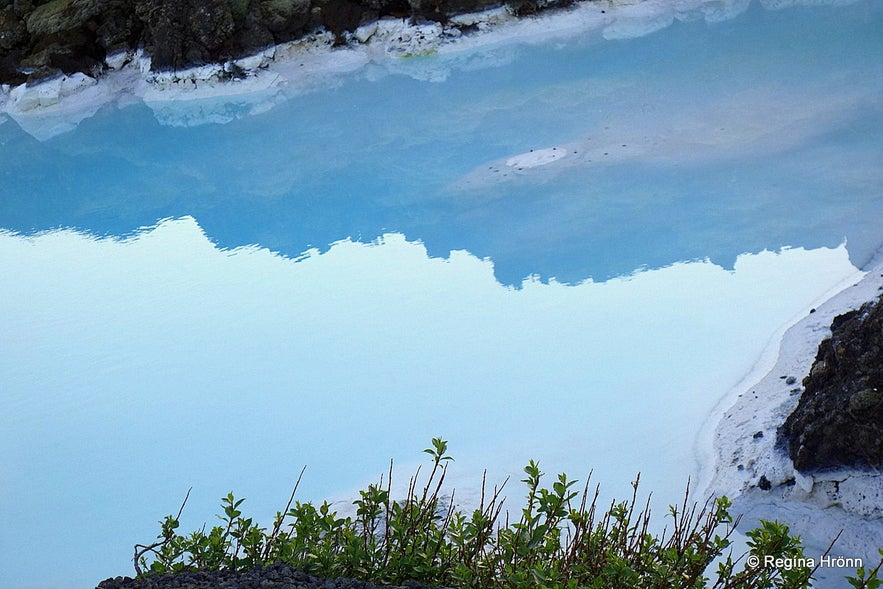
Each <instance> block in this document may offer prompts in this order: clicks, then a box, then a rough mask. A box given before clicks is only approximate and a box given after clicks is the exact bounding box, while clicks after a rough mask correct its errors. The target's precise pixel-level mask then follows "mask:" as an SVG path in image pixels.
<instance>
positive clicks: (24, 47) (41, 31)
mask: <svg viewBox="0 0 883 589" xmlns="http://www.w3.org/2000/svg"><path fill="white" fill-rule="evenodd" d="M571 1H572V0H505V1H501V0H12V1H10V0H6V1H5V2H0V83H3V84H13V85H17V84H20V83H22V82H23V81H26V80H27V81H38V80H40V79H42V78H47V77H52V76H55V75H58V74H59V73H64V74H72V73H76V72H83V73H85V74H87V75H92V76H96V75H100V74H101V73H102V71H104V70H105V69H106V63H105V59H106V57H107V56H108V55H111V54H113V53H116V52H118V51H126V50H135V49H139V48H143V49H145V50H146V52H147V53H148V54H149V55H150V56H151V57H152V68H153V69H155V70H174V69H181V68H186V67H190V66H194V65H202V64H205V63H221V62H224V61H227V60H229V59H236V58H238V57H243V56H246V55H251V54H253V53H254V52H256V51H258V50H260V49H264V48H266V47H269V46H271V45H274V44H278V43H284V42H287V41H292V40H295V39H299V38H301V37H303V36H304V35H306V34H308V33H310V32H312V31H314V30H315V29H316V28H317V27H324V28H325V29H326V30H328V31H330V32H332V33H334V34H335V36H336V37H337V42H338V43H343V42H345V40H346V33H347V32H352V31H354V30H355V29H356V28H357V27H358V26H360V25H362V24H365V23H368V22H370V21H373V20H376V19H378V18H380V17H382V16H393V17H396V18H403V19H407V18H410V19H414V20H417V21H420V20H430V21H438V22H447V21H448V19H449V17H451V16H454V15H456V14H461V13H464V12H476V11H479V10H483V9H485V8H488V7H491V6H499V5H501V4H504V3H505V4H506V5H507V6H508V8H509V10H510V12H512V13H513V14H528V13H533V12H536V11H539V10H544V9H546V8H555V7H561V6H565V5H567V4H569V3H570V2H571Z"/></svg>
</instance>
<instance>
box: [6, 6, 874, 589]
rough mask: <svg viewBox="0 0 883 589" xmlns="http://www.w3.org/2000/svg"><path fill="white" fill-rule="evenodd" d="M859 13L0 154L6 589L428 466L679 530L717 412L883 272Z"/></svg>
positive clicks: (465, 483)
mask: <svg viewBox="0 0 883 589" xmlns="http://www.w3.org/2000/svg"><path fill="white" fill-rule="evenodd" d="M880 6H881V5H880V4H879V3H876V2H859V3H857V4H855V5H854V6H849V7H841V8H838V9H836V10H835V9H831V8H817V9H794V10H789V11H778V12H776V11H765V10H762V9H760V8H759V7H758V6H756V5H754V6H753V7H752V8H750V9H749V10H748V12H747V13H746V14H745V15H743V16H742V17H740V18H738V19H735V20H733V21H727V22H724V23H718V24H715V25H707V24H705V23H702V22H693V23H676V24H675V25H674V26H672V27H671V28H669V29H667V30H665V31H662V32H659V33H657V34H654V35H651V36H648V37H645V38H642V39H634V40H629V41H612V42H599V39H591V40H588V41H586V42H572V43H560V44H553V45H549V46H539V47H532V48H529V49H527V48H522V47H517V46H516V48H515V49H512V48H510V49H508V50H507V51H505V52H503V53H505V54H506V59H504V60H503V61H506V60H509V59H513V60H514V61H512V62H511V63H506V64H504V63H495V65H494V66H493V67H487V68H485V69H480V70H471V69H463V70H454V71H452V72H449V75H448V77H447V80H446V81H445V82H444V83H440V84H439V83H431V82H425V81H421V80H417V79H412V78H410V77H407V76H403V75H400V74H396V73H394V72H390V71H386V73H385V74H384V75H379V73H380V74H383V73H384V72H379V73H378V71H379V70H378V68H380V69H383V66H382V64H372V65H371V66H370V67H369V68H366V70H365V71H360V72H356V73H354V74H353V75H351V76H348V77H346V78H345V79H343V80H342V81H341V83H340V85H339V86H337V87H334V88H329V89H327V90H326V91H322V92H317V93H313V94H306V95H303V96H295V97H293V98H290V97H289V98H287V99H286V100H282V101H279V102H278V103H277V104H276V106H275V107H274V108H273V109H271V110H269V111H266V112H263V113H262V114H258V115H253V116H250V117H247V118H243V119H240V120H234V121H232V122H230V123H229V124H226V125H215V124H206V125H202V126H197V127H170V126H163V125H160V124H159V123H158V122H157V118H156V114H155V111H153V110H150V109H149V108H148V107H147V106H144V105H140V106H130V107H127V108H120V109H118V108H116V107H110V108H106V109H104V110H103V111H101V112H99V113H98V114H97V115H96V116H94V117H92V118H90V119H87V120H84V121H83V122H81V123H80V125H79V127H78V128H77V129H76V130H75V131H73V132H71V133H68V134H65V135H59V136H57V137H55V138H53V139H50V140H48V141H45V142H39V141H37V140H36V139H34V138H33V137H32V136H30V135H28V134H27V133H26V132H25V131H24V130H23V129H22V128H20V127H19V126H18V125H17V124H16V123H15V122H12V121H6V123H5V124H3V125H2V126H0V149H2V153H3V158H2V159H0V178H2V182H3V189H2V192H0V227H2V228H3V229H2V230H0V334H2V336H0V344H2V347H3V349H4V353H3V354H0V391H2V398H3V401H4V404H5V406H6V407H7V411H5V412H4V415H3V417H2V427H0V448H2V449H3V452H2V454H0V461H2V462H0V473H2V476H0V503H2V504H3V505H7V506H13V507H14V509H11V510H9V509H6V510H4V511H3V526H4V530H5V531H4V533H3V534H0V554H2V555H3V556H2V558H3V562H2V564H0V585H3V586H11V587H20V586H34V587H66V586H67V587H75V586H77V587H82V586H88V585H89V584H90V583H95V582H97V581H98V580H100V578H101V577H102V576H108V575H116V574H126V573H128V572H130V570H131V569H130V568H129V563H128V559H129V557H130V554H131V545H132V544H133V543H134V542H140V541H145V540H148V539H150V538H151V537H152V536H153V535H154V534H155V533H156V531H157V528H156V525H155V523H154V522H155V521H156V520H157V519H158V518H159V517H161V516H162V515H164V514H165V513H168V512H170V511H173V510H175V509H176V508H177V506H178V505H179V502H180V500H181V498H182V497H183V494H184V492H186V489H187V488H188V487H189V486H191V485H193V486H194V492H193V495H192V497H191V502H190V507H189V509H188V513H187V514H186V516H187V519H185V521H184V522H183V524H182V525H183V527H184V528H185V529H191V528H196V527H199V526H200V525H201V524H202V522H204V521H208V522H211V521H213V518H212V514H213V510H214V509H215V507H214V506H215V505H216V503H217V498H218V497H220V496H221V495H223V494H226V493H227V492H228V491H230V490H231V489H232V490H235V491H236V492H237V493H239V494H242V495H243V496H245V497H247V498H248V505H250V506H251V509H252V510H253V512H254V513H256V514H261V513H264V514H267V515H269V514H271V513H273V512H274V511H275V510H277V509H279V508H281V505H280V502H281V501H282V500H284V498H286V497H287V494H288V492H289V487H290V485H291V483H292V482H293V480H294V478H295V477H296V474H297V472H298V471H299V469H300V467H301V466H302V465H304V464H307V465H309V470H308V474H307V476H306V479H305V481H304V484H303V486H302V498H304V499H315V498H320V497H325V496H328V495H337V496H345V495H346V494H347V493H348V492H350V491H351V490H352V489H354V488H355V487H356V486H357V485H360V484H362V483H364V482H366V481H368V480H371V479H373V478H374V477H375V476H376V475H378V474H379V473H380V472H383V471H384V470H385V468H386V460H387V459H388V458H394V459H395V460H396V463H397V464H400V465H401V466H402V469H403V472H406V471H407V470H408V469H409V468H410V467H411V466H412V465H413V464H414V463H415V461H418V460H421V458H420V452H419V451H420V450H421V449H422V448H423V447H425V445H426V443H427V441H428V440H429V438H430V437H432V436H436V435H443V436H445V437H447V438H448V439H450V440H451V450H452V452H453V453H454V455H455V456H456V458H457V462H456V465H455V470H454V472H453V473H452V477H451V478H452V480H453V481H454V482H456V483H457V486H458V488H459V489H461V490H462V492H461V493H460V496H461V497H463V498H468V497H469V493H470V489H471V490H472V491H473V492H474V490H475V488H476V487H477V484H478V480H479V476H480V472H481V470H482V469H483V468H489V469H491V473H490V478H491V480H497V481H499V480H502V479H503V478H504V477H505V475H506V474H509V473H515V474H517V471H518V469H519V467H520V466H521V465H523V464H524V463H525V462H526V461H527V460H528V459H529V458H538V459H540V460H541V461H542V464H543V466H544V468H545V470H546V471H547V472H549V473H552V472H557V471H559V470H562V469H565V470H567V471H568V472H569V473H571V474H572V475H573V476H575V477H578V478H580V477H583V476H584V475H585V474H586V472H587V471H588V470H590V469H594V470H595V473H596V480H598V481H602V482H603V484H604V487H605V488H606V489H608V490H609V492H610V493H613V494H618V495H622V494H624V493H626V492H628V482H629V481H630V480H631V479H632V477H633V476H634V474H635V473H636V472H637V471H641V472H642V473H643V474H642V478H643V480H644V481H645V482H646V489H648V490H650V489H652V490H653V491H654V494H655V495H656V496H657V497H658V498H660V500H661V501H668V500H677V499H679V498H680V493H681V490H682V488H683V485H684V482H685V481H686V478H687V477H688V476H690V475H695V474H696V472H697V468H698V466H697V464H696V462H695V456H694V446H695V444H696V443H697V442H696V435H697V432H698V431H699V428H700V426H701V425H702V423H703V421H704V420H705V418H706V416H707V415H708V413H709V412H710V411H711V410H712V409H713V408H714V407H715V405H716V402H717V400H718V399H719V398H720V397H721V396H722V395H723V394H724V393H726V392H727V391H728V390H729V389H730V388H731V387H733V386H735V385H736V384H737V383H738V382H739V381H740V379H742V378H743V377H744V376H745V375H746V374H747V373H749V371H751V370H752V368H753V367H754V368H757V367H758V366H760V367H762V366H764V365H765V364H764V362H768V361H769V360H770V358H769V355H768V354H766V355H764V352H765V351H766V352H769V350H770V349H771V348H768V347H767V346H768V345H769V344H773V343H775V341H776V335H777V334H778V333H779V331H780V330H781V328H782V327H784V326H785V325H786V324H787V323H788V322H789V321H791V320H792V319H794V318H795V317H796V316H799V315H801V314H803V313H806V312H807V311H808V310H809V308H810V307H811V306H812V305H814V304H816V303H817V302H818V300H819V299H820V298H822V297H824V296H825V295H826V294H827V293H829V292H830V291H831V289H833V288H836V287H837V286H838V285H843V284H844V281H846V282H849V281H851V280H854V279H856V278H857V277H858V275H859V274H858V272H857V269H856V268H857V267H861V266H862V265H864V264H865V263H866V262H867V261H868V259H869V258H870V257H871V256H872V255H873V253H874V252H875V251H877V249H878V247H879V245H880V243H881V239H883V236H881V235H880V224H879V220H880V219H881V218H883V193H881V186H883V154H881V150H880V146H879V137H880V136H881V134H883V106H881V105H883V101H881V96H883V39H881V37H880V35H879V30H880V22H881V12H883V10H881V8H880ZM490 61H491V62H493V61H494V60H490ZM426 63H427V64H432V63H434V62H433V60H432V59H431V58H427V61H426ZM734 97H735V98H734ZM789 101H791V102H793V103H794V107H793V108H790V107H783V104H786V103H789ZM190 106H193V105H190ZM189 113H190V111H188V116H190V114H189ZM638 113H640V114H638ZM162 114H163V116H165V117H172V119H163V120H164V122H170V120H174V116H175V113H174V108H172V107H169V108H168V109H166V110H163V111H162ZM182 116H183V115H182ZM188 120H189V119H188ZM721 127H724V128H727V127H728V128H730V129H738V130H739V133H738V137H737V138H736V140H732V141H729V142H724V141H722V140H720V137H718V136H717V135H716V131H715V129H720V128H721ZM758 129H761V132H757V130H758ZM763 129H772V130H773V132H768V133H764V132H762V131H763ZM752 133H755V134H752ZM716 137H717V138H716ZM599 138H602V139H603V141H601V139H599ZM660 139H662V140H663V141H660ZM592 141H595V142H598V144H597V145H595V144H593V143H591V142H592ZM618 142H619V143H618ZM623 143H625V144H626V145H627V149H629V150H631V151H629V154H628V155H625V154H624V152H618V155H616V156H615V157H614V158H611V160H608V161H606V162H605V163H603V164H600V163H599V162H595V161H593V162H588V161H585V160H583V161H581V162H580V164H579V165H558V164H568V162H574V161H576V160H577V158H571V159H562V160H561V161H560V162H557V163H553V164H550V165H547V166H540V167H537V168H534V169H530V170H528V171H527V172H526V173H524V174H518V175H513V178H507V180H506V181H505V182H498V181H495V180H494V181H488V178H487V177H484V176H481V173H483V172H481V170H484V169H485V168H487V167H493V165H494V162H497V163H499V162H501V161H502V162H505V161H507V160H508V159H510V158H513V157H517V156H519V155H521V154H525V153H530V150H531V149H548V148H550V147H552V146H559V145H560V146H569V147H573V148H575V149H576V150H577V151H578V150H579V149H584V150H585V151H590V150H591V149H597V148H602V149H606V148H607V147H605V146H610V147H609V149H613V148H615V147H620V146H621V145H622V144H623ZM724 143H726V145H724ZM660 145H662V147H660ZM609 149H608V153H612V152H610V151H609ZM623 149H626V148H623ZM600 153H601V154H602V155H603V153H604V152H603V151H601V152H600ZM586 159H588V158H586ZM590 164H591V165H590ZM477 171H478V172H477ZM470 174H472V176H470ZM476 174H478V175H477V176H476ZM464 178H465V179H468V178H473V179H475V178H478V179H479V180H481V181H480V182H477V183H476V184H474V185H471V186H469V187H467V186H465V185H464V182H463V180H464ZM476 186H477V187H476ZM159 219H164V220H163V221H159V222H158V220H159ZM59 228H61V229H59ZM139 228H140V229H139ZM305 252H306V253H305ZM759 360H760V364H756V363H757V362H758V361H759ZM661 415H666V416H667V417H666V418H665V419H660V416H661ZM402 478H404V474H403V475H402ZM514 478H516V479H517V477H514ZM510 493H511V495H512V496H513V497H514V496H518V495H519V494H520V489H518V488H517V486H515V485H513V486H512V487H511V491H510ZM9 531H11V532H9ZM73 546H75V547H76V548H75V549H74V548H72V547H73ZM34 547H39V549H37V550H35V549H34ZM46 554H53V555H58V556H57V558H58V560H57V562H56V563H55V566H54V567H52V568H53V570H51V571H46V570H45V560H46V556H45V555H46ZM35 571H36V572H35Z"/></svg>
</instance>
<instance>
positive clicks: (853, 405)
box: [779, 298, 883, 472]
mask: <svg viewBox="0 0 883 589" xmlns="http://www.w3.org/2000/svg"><path fill="white" fill-rule="evenodd" d="M831 331H832V334H831V337H830V338H829V339H827V340H825V341H823V342H822V343H821V345H820V346H819V351H818V354H817V355H816V359H815V362H814V363H813V366H812V369H811V370H810V373H809V375H808V376H807V377H806V378H805V379H804V380H803V385H804V391H803V394H802V396H801V398H800V401H799V403H798V405H797V408H796V409H795V410H794V412H793V413H792V414H791V415H790V416H789V417H788V419H787V420H786V421H785V424H784V425H783V426H782V428H781V429H780V431H779V439H780V442H781V443H783V444H785V445H786V446H787V449H788V453H789V455H790V456H791V459H792V460H793V461H794V466H795V468H796V469H797V470H799V471H802V472H811V471H818V470H827V469H835V468H841V467H847V468H849V467H852V468H856V467H858V468H873V469H877V468H880V466H881V465H883V298H881V299H879V300H878V301H877V302H876V303H868V304H866V305H864V306H863V307H861V308H860V309H858V310H855V311H850V312H849V313H846V314H843V315H840V316H838V317H837V318H836V319H835V320H834V322H833V324H832V326H831Z"/></svg>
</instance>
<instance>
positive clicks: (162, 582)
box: [96, 563, 439, 589]
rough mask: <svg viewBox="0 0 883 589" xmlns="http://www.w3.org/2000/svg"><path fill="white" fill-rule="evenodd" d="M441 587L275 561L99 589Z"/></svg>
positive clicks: (112, 582)
mask: <svg viewBox="0 0 883 589" xmlns="http://www.w3.org/2000/svg"><path fill="white" fill-rule="evenodd" d="M382 587H384V588H387V589H439V588H431V587H427V586H426V585H421V584H420V583H417V582H414V581H410V582H408V583H407V584H406V585H403V586H395V587H393V586H387V585H383V586H380V585H374V584H373V583H368V582H365V581H357V580H354V579H323V578H321V577H314V576H313V575H308V574H306V573H304V572H303V571H299V570H297V569H294V568H292V567H291V566H289V565H287V564H281V563H280V564H273V565H269V566H266V567H258V568H255V569H253V570H250V571H243V572H231V571H199V572H184V573H174V574H172V573H169V574H163V575H147V576H145V577H142V578H140V579H131V578H129V577H116V578H114V579H107V580H105V581H102V582H101V583H99V584H98V587H97V588H96V589H172V588H176V589H258V588H260V589H381V588H382Z"/></svg>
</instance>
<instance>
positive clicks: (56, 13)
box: [27, 0, 103, 36]
mask: <svg viewBox="0 0 883 589" xmlns="http://www.w3.org/2000/svg"><path fill="white" fill-rule="evenodd" d="M102 4H103V2H102V1H101V0H52V1H51V2H48V3H46V4H43V5H42V6H38V7H37V8H35V9H34V11H33V12H32V13H31V14H30V16H28V19H27V27H28V33H30V34H31V35H32V36H38V35H51V34H54V33H61V32H64V31H73V30H76V29H79V28H81V27H84V26H86V23H87V22H88V21H89V19H91V18H95V17H96V16H98V15H99V14H100V13H101V9H102Z"/></svg>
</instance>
